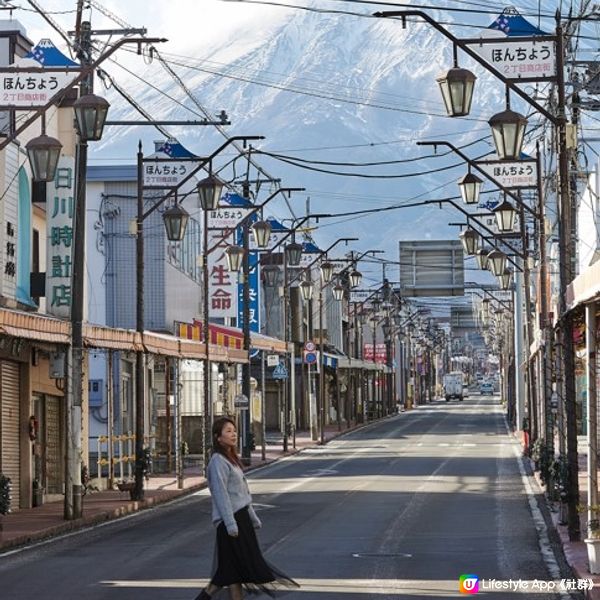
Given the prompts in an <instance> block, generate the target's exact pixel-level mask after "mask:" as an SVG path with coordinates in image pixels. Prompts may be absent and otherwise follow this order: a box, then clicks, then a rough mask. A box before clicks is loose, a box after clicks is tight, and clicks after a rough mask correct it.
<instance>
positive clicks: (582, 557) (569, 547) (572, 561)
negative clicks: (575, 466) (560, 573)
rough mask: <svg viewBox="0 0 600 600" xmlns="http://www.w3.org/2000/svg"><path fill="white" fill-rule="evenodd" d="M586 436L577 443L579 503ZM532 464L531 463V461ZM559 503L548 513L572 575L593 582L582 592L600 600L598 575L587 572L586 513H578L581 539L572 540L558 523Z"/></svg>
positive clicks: (583, 488)
mask: <svg viewBox="0 0 600 600" xmlns="http://www.w3.org/2000/svg"><path fill="white" fill-rule="evenodd" d="M586 444H587V437H585V436H580V437H579V438H578V444H577V449H578V451H577V454H578V461H579V498H580V500H579V504H581V505H586V504H587V445H586ZM532 464H533V463H532ZM534 475H535V478H536V480H537V481H538V484H539V485H540V488H541V489H544V487H543V486H542V484H541V480H540V473H539V471H535V472H534ZM558 506H559V504H558V503H556V510H552V511H551V512H550V515H551V517H552V522H553V523H554V527H555V529H556V531H557V532H558V535H559V537H560V541H561V544H562V547H563V551H564V553H565V558H566V559H567V562H568V563H569V565H570V566H571V568H572V569H573V574H574V577H575V578H577V579H591V580H592V581H593V582H594V587H593V589H591V590H586V591H585V592H584V597H585V598H586V600H600V575H592V574H591V573H590V572H589V563H588V553H587V545H586V543H585V542H584V541H583V540H584V539H585V538H586V535H587V513H586V512H582V513H580V517H579V521H580V523H581V525H580V529H581V540H582V541H579V542H572V541H570V540H569V533H568V530H567V526H566V525H561V523H560V517H561V515H560V512H559V510H558Z"/></svg>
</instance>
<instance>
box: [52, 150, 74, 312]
mask: <svg viewBox="0 0 600 600" xmlns="http://www.w3.org/2000/svg"><path fill="white" fill-rule="evenodd" d="M74 195H75V159H74V158H73V157H72V156H61V157H60V159H59V161H58V167H57V169H56V175H55V177H54V181H50V182H48V183H47V184H46V207H47V209H46V231H47V250H46V252H47V267H46V282H47V283H46V296H47V310H48V313H49V314H51V315H54V316H56V317H63V318H68V317H69V316H70V314H71V268H72V263H71V253H72V249H73V212H74V201H73V198H74Z"/></svg>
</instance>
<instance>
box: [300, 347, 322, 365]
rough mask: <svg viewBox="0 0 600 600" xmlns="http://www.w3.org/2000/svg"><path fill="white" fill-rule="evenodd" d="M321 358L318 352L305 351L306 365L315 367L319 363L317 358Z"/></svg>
mask: <svg viewBox="0 0 600 600" xmlns="http://www.w3.org/2000/svg"><path fill="white" fill-rule="evenodd" d="M318 357H319V353H318V352H316V351H314V350H313V351H312V352H309V351H308V350H305V351H304V353H303V360H304V364H305V365H314V364H315V363H316V362H317V358H318Z"/></svg>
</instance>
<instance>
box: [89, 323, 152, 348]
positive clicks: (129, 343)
mask: <svg viewBox="0 0 600 600" xmlns="http://www.w3.org/2000/svg"><path fill="white" fill-rule="evenodd" d="M83 343H84V344H85V345H86V346H89V347H92V348H109V349H111V350H121V351H124V352H135V351H137V350H143V348H142V340H141V338H140V336H139V334H138V333H137V332H136V331H133V330H132V329H114V328H112V327H102V326H100V325H90V324H86V325H84V326H83Z"/></svg>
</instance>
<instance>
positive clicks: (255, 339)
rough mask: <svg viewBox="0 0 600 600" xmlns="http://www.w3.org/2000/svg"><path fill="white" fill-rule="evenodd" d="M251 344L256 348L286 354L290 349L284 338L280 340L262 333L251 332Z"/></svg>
mask: <svg viewBox="0 0 600 600" xmlns="http://www.w3.org/2000/svg"><path fill="white" fill-rule="evenodd" d="M250 346H251V347H252V348H253V349H254V350H265V351H267V352H278V353H279V354H284V353H286V352H287V351H288V349H287V348H286V343H285V342H284V341H283V340H279V339H277V338H274V337H270V336H268V335H263V334H262V333H255V332H254V331H251V332H250Z"/></svg>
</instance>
